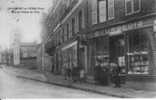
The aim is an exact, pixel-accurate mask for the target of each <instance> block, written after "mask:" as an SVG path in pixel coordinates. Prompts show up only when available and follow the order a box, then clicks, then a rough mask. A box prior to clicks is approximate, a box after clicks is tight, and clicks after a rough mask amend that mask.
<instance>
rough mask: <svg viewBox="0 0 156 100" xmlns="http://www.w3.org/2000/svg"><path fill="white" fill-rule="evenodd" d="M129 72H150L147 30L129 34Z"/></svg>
mask: <svg viewBox="0 0 156 100" xmlns="http://www.w3.org/2000/svg"><path fill="white" fill-rule="evenodd" d="M128 42H129V47H128V53H127V54H128V74H148V68H149V49H148V48H149V39H148V36H147V34H146V33H145V32H143V31H135V32H132V33H130V34H128Z"/></svg>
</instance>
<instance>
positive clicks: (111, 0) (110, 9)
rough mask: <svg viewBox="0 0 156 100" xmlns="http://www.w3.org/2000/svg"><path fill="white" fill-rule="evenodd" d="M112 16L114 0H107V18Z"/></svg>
mask: <svg viewBox="0 0 156 100" xmlns="http://www.w3.org/2000/svg"><path fill="white" fill-rule="evenodd" d="M113 18H114V0H108V19H109V20H110V19H113Z"/></svg>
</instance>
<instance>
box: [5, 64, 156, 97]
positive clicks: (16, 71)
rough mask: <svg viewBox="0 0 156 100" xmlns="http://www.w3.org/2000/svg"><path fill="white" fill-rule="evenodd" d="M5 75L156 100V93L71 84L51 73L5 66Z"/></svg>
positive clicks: (112, 94)
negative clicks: (154, 99) (155, 99)
mask: <svg viewBox="0 0 156 100" xmlns="http://www.w3.org/2000/svg"><path fill="white" fill-rule="evenodd" d="M3 71H4V72H5V73H8V74H11V75H13V76H17V77H18V78H21V79H23V78H24V79H28V80H34V81H36V82H42V83H48V84H51V85H58V86H63V87H68V88H73V89H78V90H83V91H87V92H92V93H98V94H103V96H106V95H107V96H110V97H118V98H155V97H156V91H145V90H136V89H132V88H127V87H124V86H122V87H121V88H114V87H112V86H100V85H97V84H90V83H79V82H70V81H69V80H65V79H64V77H62V76H61V75H54V74H52V73H49V72H46V73H45V72H44V73H42V72H39V71H37V70H30V69H26V68H16V67H11V66H9V67H7V66H3Z"/></svg>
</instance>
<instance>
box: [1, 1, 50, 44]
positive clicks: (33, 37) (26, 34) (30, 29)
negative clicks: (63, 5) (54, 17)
mask: <svg viewBox="0 0 156 100" xmlns="http://www.w3.org/2000/svg"><path fill="white" fill-rule="evenodd" d="M51 6H52V0H0V45H1V46H3V47H6V46H8V45H9V42H10V41H11V39H12V34H14V33H15V32H18V33H20V34H21V37H22V38H21V40H22V41H23V42H33V41H40V33H41V29H42V27H41V24H40V23H41V19H42V13H43V12H48V9H49V8H50V7H51ZM13 7H24V8H29V7H40V8H44V10H39V11H40V13H33V14H26V13H20V14H12V13H10V12H9V10H8V8H13Z"/></svg>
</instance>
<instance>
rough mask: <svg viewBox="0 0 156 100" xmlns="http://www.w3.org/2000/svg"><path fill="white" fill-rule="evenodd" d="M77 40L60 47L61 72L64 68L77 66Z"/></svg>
mask: <svg viewBox="0 0 156 100" xmlns="http://www.w3.org/2000/svg"><path fill="white" fill-rule="evenodd" d="M77 48H78V41H74V42H72V43H69V44H68V45H66V46H64V47H62V49H61V55H62V65H61V66H62V68H61V70H62V74H63V70H64V69H65V68H73V67H77V66H78V53H77V52H78V49H77Z"/></svg>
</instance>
